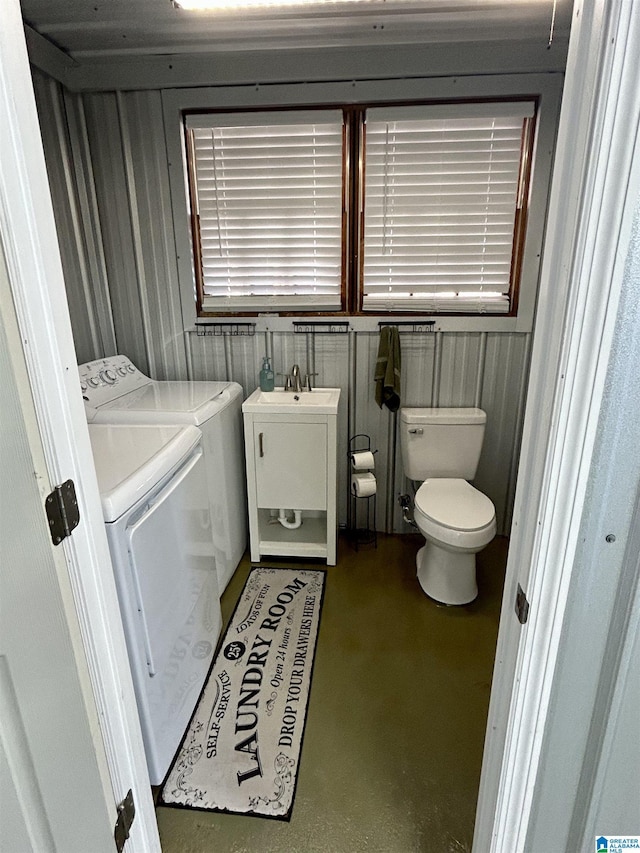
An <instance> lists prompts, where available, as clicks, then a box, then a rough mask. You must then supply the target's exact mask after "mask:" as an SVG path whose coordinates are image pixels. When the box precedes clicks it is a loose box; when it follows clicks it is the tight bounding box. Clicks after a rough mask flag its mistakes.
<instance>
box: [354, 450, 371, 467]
mask: <svg viewBox="0 0 640 853" xmlns="http://www.w3.org/2000/svg"><path fill="white" fill-rule="evenodd" d="M375 464H376V463H375V460H374V458H373V453H372V452H371V451H370V450H362V451H360V452H359V453H352V454H351V466H352V468H353V470H354V471H366V470H367V469H368V468H373V467H374V466H375Z"/></svg>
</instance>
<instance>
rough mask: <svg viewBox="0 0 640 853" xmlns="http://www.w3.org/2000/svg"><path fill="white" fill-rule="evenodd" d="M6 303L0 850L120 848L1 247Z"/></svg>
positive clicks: (0, 340) (1, 352)
mask: <svg viewBox="0 0 640 853" xmlns="http://www.w3.org/2000/svg"><path fill="white" fill-rule="evenodd" d="M0 309H1V311H0V388H2V405H1V406H0V435H1V436H2V441H1V442H0V483H1V484H2V488H1V490H0V804H1V805H0V808H1V811H2V832H1V835H0V850H1V851H3V853H4V851H6V853H31V851H33V853H49V851H64V853H76V851H77V853H87V851H92V853H101V852H102V851H105V853H106V851H109V853H113V849H114V841H113V826H112V825H111V820H112V819H113V818H112V817H110V815H111V816H112V815H114V814H115V804H114V802H113V797H112V796H111V795H110V792H108V788H107V785H108V784H109V782H108V775H107V771H106V761H105V758H104V753H103V750H102V741H101V739H100V735H99V732H98V728H97V713H96V709H95V705H94V704H93V703H92V699H93V697H92V694H91V692H90V689H88V688H89V683H88V675H87V673H86V667H84V668H83V666H82V664H83V662H84V661H83V657H82V653H81V651H80V653H79V654H78V658H76V652H77V651H78V645H79V644H78V633H77V626H74V625H73V617H74V615H75V611H74V610H73V606H72V602H71V600H70V592H69V590H68V589H65V587H64V572H65V571H66V564H65V561H64V559H63V555H62V554H61V553H56V552H55V551H54V546H53V544H52V541H51V537H50V536H49V530H48V527H47V522H46V518H45V513H44V508H43V507H44V504H43V499H42V496H43V494H44V495H46V494H47V493H48V491H49V490H50V487H49V485H48V484H47V483H46V482H43V477H46V474H45V473H44V472H43V467H42V465H41V464H40V459H39V457H41V456H42V450H41V448H37V447H34V448H33V452H32V448H31V446H30V440H31V441H33V440H34V432H35V431H34V430H33V429H30V430H29V432H27V425H26V423H25V416H26V418H27V419H29V420H30V421H31V423H32V424H33V415H32V413H30V412H29V393H30V392H29V388H28V381H27V374H26V371H25V370H24V365H23V364H22V365H21V364H20V360H21V356H22V352H21V349H20V347H19V343H18V346H17V347H16V346H14V343H15V342H16V330H15V317H14V316H12V314H13V312H12V305H11V302H10V294H9V289H8V282H7V275H6V265H5V262H4V255H3V254H2V252H1V249H0ZM12 326H13V329H12ZM10 340H11V345H10ZM34 457H35V458H34ZM36 472H37V473H36ZM9 484H10V487H9V488H7V486H8V485H9ZM74 628H75V631H74ZM72 632H74V633H75V635H76V636H75V637H72ZM74 646H75V647H74ZM79 664H80V666H79ZM81 674H82V676H83V677H84V684H83V683H82V682H81ZM83 688H84V689H83ZM92 730H93V731H92ZM105 783H106V784H105ZM109 787H110V786H109ZM109 800H110V801H109Z"/></svg>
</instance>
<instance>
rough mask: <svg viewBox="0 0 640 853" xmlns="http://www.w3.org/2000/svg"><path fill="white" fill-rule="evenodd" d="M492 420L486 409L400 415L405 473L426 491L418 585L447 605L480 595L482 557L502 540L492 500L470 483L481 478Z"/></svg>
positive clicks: (420, 495) (420, 514)
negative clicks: (484, 445) (478, 558)
mask: <svg viewBox="0 0 640 853" xmlns="http://www.w3.org/2000/svg"><path fill="white" fill-rule="evenodd" d="M486 422H487V416H486V414H485V412H483V411H482V409H470V408H469V409H455V408H442V409H422V408H402V409H400V446H401V450H402V463H403V466H404V473H405V475H406V476H407V477H408V478H409V479H410V480H414V481H419V482H420V483H421V484H422V485H421V486H420V487H419V488H418V490H417V492H416V495H415V504H414V520H415V523H416V525H417V527H418V529H419V530H420V532H421V533H422V535H423V536H424V538H425V540H426V541H425V544H424V545H423V547H422V548H420V550H419V551H418V554H417V557H416V565H417V571H418V581H419V582H420V586H421V587H422V589H423V590H424V592H426V594H427V595H428V596H430V597H431V598H433V599H435V600H436V601H439V602H442V603H443V604H468V603H469V602H471V601H473V600H474V599H475V598H476V596H477V595H478V586H477V583H476V554H477V553H478V551H481V550H482V548H484V547H485V546H486V545H488V544H489V542H491V540H492V539H493V537H494V536H495V535H496V513H495V507H494V505H493V503H492V502H491V500H490V499H489V498H488V497H487V496H486V495H483V494H482V492H479V491H478V490H477V489H475V488H474V487H473V486H472V485H471V484H470V483H469V482H468V481H469V480H473V478H474V477H475V475H476V470H477V467H478V461H479V459H480V451H481V449H482V441H483V439H484V429H485V424H486Z"/></svg>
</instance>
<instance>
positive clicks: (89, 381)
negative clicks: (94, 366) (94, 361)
mask: <svg viewBox="0 0 640 853" xmlns="http://www.w3.org/2000/svg"><path fill="white" fill-rule="evenodd" d="M87 384H88V385H91V387H92V388H97V387H98V385H100V380H99V379H98V377H97V376H92V377H91V378H90V379H87Z"/></svg>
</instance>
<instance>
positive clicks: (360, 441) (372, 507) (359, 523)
mask: <svg viewBox="0 0 640 853" xmlns="http://www.w3.org/2000/svg"><path fill="white" fill-rule="evenodd" d="M377 452H378V451H377V450H372V448H371V438H370V436H368V435H366V433H358V434H357V435H354V436H352V437H351V438H350V439H349V442H348V450H347V492H348V494H349V498H348V501H347V534H348V536H349V539H350V540H351V542H352V544H353V546H354V547H355V549H356V551H357V550H358V548H359V547H360V545H373V547H374V548H377V546H378V535H377V531H376V493H375V492H374V493H373V494H368V495H357V494H355V492H354V490H353V488H352V475H353V474H354V471H355V472H358V473H359V474H362V473H363V472H364V471H365V470H366V469H363V468H362V467H360V465H356V464H354V456H355V455H356V454H367V455H371V465H370V468H369V470H371V469H373V467H374V461H373V460H374V457H375V454H376V453H377ZM361 459H362V457H360V460H361ZM372 476H373V475H372Z"/></svg>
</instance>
